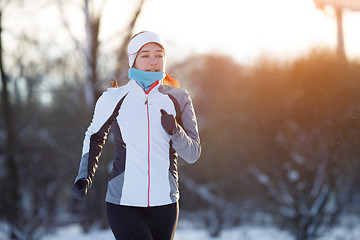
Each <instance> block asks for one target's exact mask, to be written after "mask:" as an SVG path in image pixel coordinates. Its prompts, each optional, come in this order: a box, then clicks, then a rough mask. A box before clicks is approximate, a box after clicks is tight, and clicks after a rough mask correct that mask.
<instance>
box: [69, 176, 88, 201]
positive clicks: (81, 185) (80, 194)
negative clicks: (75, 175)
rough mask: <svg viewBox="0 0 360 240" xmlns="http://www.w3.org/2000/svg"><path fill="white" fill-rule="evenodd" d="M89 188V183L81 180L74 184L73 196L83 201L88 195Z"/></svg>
mask: <svg viewBox="0 0 360 240" xmlns="http://www.w3.org/2000/svg"><path fill="white" fill-rule="evenodd" d="M88 187H89V181H88V180H87V179H86V178H81V179H79V180H77V181H76V183H74V186H73V187H72V192H73V195H74V196H75V197H76V198H77V199H83V198H84V197H85V195H86V193H87V189H88Z"/></svg>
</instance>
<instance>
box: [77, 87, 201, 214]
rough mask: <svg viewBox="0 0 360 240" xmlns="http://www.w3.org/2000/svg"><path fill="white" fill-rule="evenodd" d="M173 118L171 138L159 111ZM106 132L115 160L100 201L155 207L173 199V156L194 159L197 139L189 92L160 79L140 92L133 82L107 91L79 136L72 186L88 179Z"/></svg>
mask: <svg viewBox="0 0 360 240" xmlns="http://www.w3.org/2000/svg"><path fill="white" fill-rule="evenodd" d="M160 109H164V110H165V111H166V112H167V113H168V114H172V115H174V116H175V117H176V120H177V122H178V124H179V129H178V131H177V132H176V133H175V134H174V135H169V134H167V133H166V132H165V130H164V129H163V127H162V125H161V112H160ZM110 128H112V133H113V135H114V142H115V159H114V162H113V169H112V171H111V173H110V176H109V182H108V189H107V194H106V199H105V200H106V201H107V202H110V203H113V204H119V205H127V206H140V207H149V206H160V205H166V204H170V203H174V202H176V201H177V200H178V199H179V189H178V169H177V160H178V156H180V157H181V158H182V159H184V160H185V161H186V162H188V163H194V162H195V161H196V160H197V159H198V158H199V157H200V151H201V147H200V138H199V133H198V126H197V121H196V116H195V112H194V108H193V105H192V102H191V99H190V96H189V94H188V93H187V91H186V90H184V89H182V88H176V87H171V86H167V85H163V84H162V82H161V81H160V82H159V83H158V84H156V83H155V84H154V85H153V86H152V88H150V89H149V90H148V91H146V92H145V91H144V90H143V89H142V88H141V87H140V86H139V85H138V84H137V83H136V81H135V80H130V81H129V83H128V84H126V85H125V86H122V87H120V88H109V89H108V90H107V91H106V92H104V93H103V94H102V96H101V97H100V98H99V99H98V101H97V103H96V106H95V111H94V115H93V119H92V122H91V124H90V126H89V127H88V129H87V131H86V133H85V139H84V142H83V150H82V158H81V162H80V167H79V173H78V176H77V178H76V180H75V182H76V181H77V180H79V179H81V178H87V179H88V180H89V181H90V183H91V182H92V178H93V177H94V174H95V171H96V168H97V166H98V160H99V157H100V155H101V151H102V147H103V145H104V144H105V140H106V138H107V135H108V133H109V130H110Z"/></svg>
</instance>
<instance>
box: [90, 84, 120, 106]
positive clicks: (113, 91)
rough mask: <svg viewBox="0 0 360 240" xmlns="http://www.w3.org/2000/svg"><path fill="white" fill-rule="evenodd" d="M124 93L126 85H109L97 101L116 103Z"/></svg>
mask: <svg viewBox="0 0 360 240" xmlns="http://www.w3.org/2000/svg"><path fill="white" fill-rule="evenodd" d="M126 93H127V91H126V85H125V86H121V87H117V88H114V87H110V88H108V89H106V90H105V91H104V92H103V93H102V95H101V96H100V98H99V99H98V101H97V102H98V103H102V104H112V103H117V102H118V101H119V100H120V99H121V98H122V97H123V96H125V95H126Z"/></svg>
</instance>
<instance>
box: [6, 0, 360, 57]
mask: <svg viewBox="0 0 360 240" xmlns="http://www.w3.org/2000/svg"><path fill="white" fill-rule="evenodd" d="M93 1H94V2H95V4H96V6H100V3H101V2H102V1H103V0H93ZM355 1H356V0H355ZM48 2H49V1H48V0H34V1H33V0H32V1H31V4H29V6H27V8H26V9H21V10H19V8H18V7H14V8H13V9H10V8H9V9H8V10H7V11H5V13H6V14H8V16H10V17H8V18H4V19H5V24H4V25H5V26H6V27H7V28H9V29H11V31H12V32H16V31H19V32H20V31H23V30H25V31H36V33H37V34H39V35H40V36H42V38H43V39H45V40H44V41H57V42H58V43H59V44H60V45H64V46H65V45H66V44H72V42H71V38H70V37H69V35H68V34H67V33H66V32H65V31H64V28H63V25H62V22H61V19H62V18H61V15H60V14H59V9H58V7H57V6H56V5H55V4H53V5H49V4H47V3H48ZM55 2H56V1H55ZM62 2H64V3H67V6H70V7H67V8H66V9H65V15H66V16H67V17H66V19H67V21H68V23H69V26H70V29H71V32H72V34H73V35H74V36H75V37H76V38H80V39H81V38H84V24H83V21H84V20H83V13H82V12H81V5H82V3H83V0H64V1H62ZM138 2H139V0H137V1H135V0H107V1H106V4H105V8H104V12H103V18H102V21H101V33H100V40H101V41H102V42H103V43H104V44H103V48H104V49H106V48H107V47H108V48H109V49H110V48H111V47H112V46H116V45H117V46H118V41H119V39H120V38H119V36H120V35H121V33H122V32H123V31H124V29H125V27H126V26H127V24H128V22H129V20H130V18H131V16H132V15H133V14H134V10H135V6H136V4H137V3H138ZM35 12H36V14H34V13H35ZM19 14H21V18H19V17H16V21H14V19H13V18H11V16H12V17H14V16H19ZM8 19H9V20H8ZM6 20H8V21H7V22H6ZM19 26H24V27H23V29H21V28H20V27H19ZM359 26H360V12H355V11H350V10H344V13H343V28H344V38H345V51H346V54H347V56H348V57H349V58H356V59H360V30H359V29H360V27H359ZM144 30H150V31H155V32H157V33H159V34H160V35H162V36H163V37H164V39H165V41H166V42H167V44H168V47H167V52H168V61H175V62H176V61H181V60H183V59H185V58H186V57H188V56H191V55H194V54H201V53H220V54H226V55H229V56H231V57H233V58H234V59H235V60H236V61H239V62H241V63H245V64H247V63H248V64H251V63H253V62H254V61H255V60H256V59H258V58H259V57H263V56H267V57H268V56H270V57H272V58H275V59H282V60H288V59H292V58H294V57H297V56H298V55H303V54H306V53H308V52H309V51H310V49H312V48H315V47H325V48H331V49H334V50H335V49H336V47H337V39H336V35H337V28H336V17H335V13H334V10H333V8H332V7H326V8H325V10H324V11H323V10H320V9H317V8H316V7H315V4H314V2H313V0H146V1H145V5H144V6H143V9H142V12H141V15H140V17H139V19H138V21H137V23H136V25H135V29H134V32H139V31H144ZM5 38H6V37H5ZM12 42H14V41H11V40H9V41H8V42H7V47H8V48H11V47H17V46H16V45H15V44H14V45H11V43H12Z"/></svg>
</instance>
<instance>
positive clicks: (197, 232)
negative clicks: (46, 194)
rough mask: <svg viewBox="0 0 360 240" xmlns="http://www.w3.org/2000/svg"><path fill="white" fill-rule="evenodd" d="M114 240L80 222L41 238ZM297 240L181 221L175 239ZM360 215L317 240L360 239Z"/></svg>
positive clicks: (260, 230) (271, 231) (267, 230)
mask: <svg viewBox="0 0 360 240" xmlns="http://www.w3.org/2000/svg"><path fill="white" fill-rule="evenodd" d="M1 230H4V228H2V227H0V240H7V237H6V236H5V235H3V233H4V232H3V231H1ZM64 239H66V240H98V239H101V240H114V237H113V235H112V233H111V231H110V230H93V231H90V232H88V233H83V232H82V228H81V227H80V225H76V224H73V225H70V226H67V227H63V228H60V229H58V231H57V232H56V233H54V234H52V235H48V236H46V237H44V238H42V239H41V240H64ZM198 239H201V240H274V239H276V240H295V238H294V237H293V236H291V235H290V233H288V232H286V231H281V230H279V229H277V228H275V227H271V226H260V225H259V226H251V225H249V226H240V227H236V228H233V229H228V230H223V232H222V233H221V236H219V237H217V238H211V237H210V236H209V233H208V231H206V230H205V229H202V228H196V227H194V225H193V224H192V223H191V222H188V221H185V220H180V221H179V224H178V228H177V231H176V234H175V240H198ZM359 239H360V218H359V217H357V216H347V217H343V218H342V219H341V221H340V224H339V226H337V227H335V228H334V229H332V230H331V231H330V232H329V233H328V234H326V235H325V236H322V237H319V238H317V240H359Z"/></svg>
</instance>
